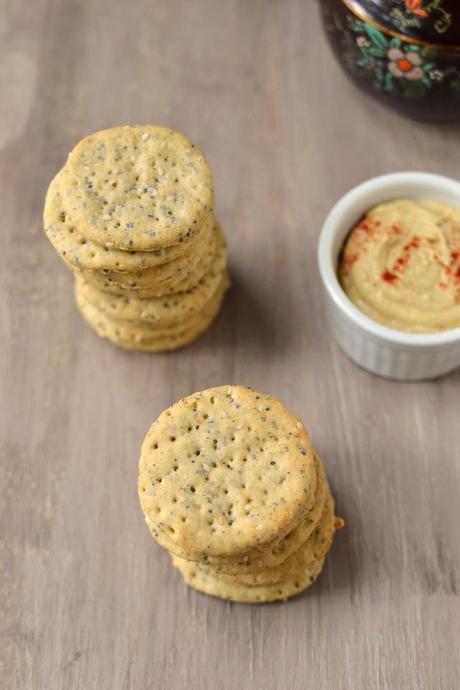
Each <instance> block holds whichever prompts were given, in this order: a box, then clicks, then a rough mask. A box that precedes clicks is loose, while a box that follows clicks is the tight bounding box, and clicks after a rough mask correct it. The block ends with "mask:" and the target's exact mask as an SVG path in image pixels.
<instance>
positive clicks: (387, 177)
mask: <svg viewBox="0 0 460 690" xmlns="http://www.w3.org/2000/svg"><path fill="white" fill-rule="evenodd" d="M398 184H411V185H413V186H414V187H415V188H416V187H417V186H420V187H423V188H425V189H426V187H427V186H430V187H432V189H433V193H434V195H435V196H436V191H438V193H439V192H441V191H444V192H447V193H448V194H452V195H455V196H458V201H459V203H458V207H459V208H460V182H457V181H456V180H454V179H453V178H451V177H446V176H444V175H439V174H436V173H428V172H419V171H402V172H395V173H387V174H384V175H378V176H376V177H372V178H369V179H368V180H366V181H365V182H361V183H360V184H358V185H356V186H355V187H352V188H351V189H350V190H349V191H348V192H346V194H344V195H343V196H342V197H341V198H340V199H339V200H338V201H337V202H336V203H335V204H334V205H333V207H332V208H331V210H330V211H329V213H328V214H327V216H326V218H325V220H324V223H323V226H322V229H321V232H320V235H319V242H318V255H317V258H318V266H319V272H320V276H321V280H322V282H323V285H324V287H325V289H326V291H327V293H328V295H329V296H330V298H331V299H332V300H333V302H334V303H335V305H336V307H338V308H339V309H340V311H341V312H342V313H343V314H344V315H345V316H346V317H347V318H348V319H349V320H350V321H352V322H353V323H354V324H355V325H356V326H358V327H359V328H360V329H361V330H362V331H365V332H367V333H369V334H370V335H372V336H374V337H376V338H378V339H379V340H384V341H386V342H387V343H392V344H394V345H403V346H413V347H414V348H424V347H433V346H436V345H451V344H456V343H460V327H457V328H451V329H449V330H446V331H439V332H436V333H407V332H405V331H398V330H396V329H394V328H390V327H388V326H384V325H383V324H380V323H378V322H377V321H374V320H373V319H371V318H370V317H369V316H366V314H364V312H362V311H361V310H360V309H358V307H356V306H355V305H354V304H353V302H351V300H350V299H349V297H348V296H347V295H346V293H345V291H344V290H343V288H342V286H341V285H340V283H339V280H338V277H337V269H336V266H335V265H334V263H335V262H334V259H335V258H336V257H334V256H333V245H334V243H335V240H336V236H337V235H338V234H339V233H340V234H341V233H342V232H343V228H342V227H341V221H342V219H343V217H344V215H345V214H347V213H348V212H349V211H351V210H352V209H353V207H354V206H357V205H359V203H360V202H362V201H363V199H364V198H365V197H366V196H367V195H369V194H370V193H375V192H380V191H381V192H382V198H381V201H380V202H378V201H377V202H376V203H382V202H384V201H389V200H391V198H397V197H395V196H390V197H388V196H385V194H384V192H385V190H386V189H388V188H390V187H394V186H395V185H398ZM424 196H425V198H426V192H425V193H424ZM434 200H436V199H434ZM368 209H369V207H368ZM351 230H352V228H351V227H350V229H349V231H351ZM345 237H346V235H345ZM341 245H342V242H341Z"/></svg>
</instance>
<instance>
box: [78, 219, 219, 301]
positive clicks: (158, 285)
mask: <svg viewBox="0 0 460 690" xmlns="http://www.w3.org/2000/svg"><path fill="white" fill-rule="evenodd" d="M216 243H217V233H216V231H215V230H214V229H213V231H212V233H211V234H210V237H209V240H208V242H207V243H206V244H205V243H204V242H203V244H202V247H201V249H200V250H199V251H197V252H196V254H193V255H191V256H190V257H179V258H178V259H175V260H173V261H170V262H168V263H166V264H162V265H161V266H157V267H156V268H149V269H145V270H143V271H138V272H136V273H123V274H120V273H115V272H111V271H104V272H100V271H75V270H74V273H75V274H76V275H81V276H83V277H84V278H85V279H86V280H87V281H88V282H89V283H92V284H93V285H94V286H95V287H96V288H97V289H99V290H102V291H103V292H108V293H110V294H114V295H120V296H126V295H132V296H135V297H138V298H139V299H149V298H151V297H161V296H163V295H168V294H174V293H176V292H185V291H186V290H190V289H191V288H193V287H194V286H195V285H197V284H198V283H199V282H200V280H201V279H202V278H203V276H204V275H206V273H207V271H208V270H209V269H210V266H211V265H212V262H213V259H214V256H215V254H216Z"/></svg>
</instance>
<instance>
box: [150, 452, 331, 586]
mask: <svg viewBox="0 0 460 690" xmlns="http://www.w3.org/2000/svg"><path fill="white" fill-rule="evenodd" d="M315 458H316V463H317V473H318V478H317V485H316V493H315V498H314V503H313V505H312V506H311V507H310V509H309V510H308V511H307V513H306V515H305V517H304V518H302V520H301V521H300V522H299V524H298V525H297V527H295V528H294V529H293V530H291V531H290V532H288V534H286V536H285V537H283V538H282V539H276V540H274V541H273V542H270V543H269V544H267V545H266V546H264V548H263V549H260V548H257V547H256V548H255V549H252V550H250V551H247V552H246V553H245V554H243V555H242V557H240V558H238V557H233V558H227V559H223V558H220V559H211V558H207V561H206V563H201V564H200V566H201V567H202V568H203V569H205V570H206V569H209V570H211V571H212V572H216V573H223V574H228V575H245V574H248V573H250V574H253V573H259V572H261V571H263V570H266V569H267V568H275V567H277V566H280V565H281V564H282V563H284V561H285V560H286V559H287V558H289V557H290V556H291V555H292V554H293V553H294V552H295V551H297V550H298V549H300V547H301V546H302V545H303V544H304V543H305V542H306V541H307V540H308V539H309V538H310V536H311V534H312V533H313V531H314V530H315V529H316V527H317V525H318V522H319V520H320V518H321V515H322V513H323V511H324V507H325V504H326V500H327V499H328V496H329V495H330V489H329V485H328V483H327V479H326V476H325V473H324V469H323V466H322V462H321V460H320V458H319V456H318V455H317V453H315ZM163 536H164V535H161V536H160V539H161V538H162V537H163ZM160 539H159V540H158V542H159V543H160V544H161V545H162V546H165V548H168V546H167V545H166V543H162V542H161V541H160ZM168 550H171V549H168Z"/></svg>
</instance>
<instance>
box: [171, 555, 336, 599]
mask: <svg viewBox="0 0 460 690" xmlns="http://www.w3.org/2000/svg"><path fill="white" fill-rule="evenodd" d="M174 565H175V567H176V568H177V569H178V570H179V572H180V573H181V575H182V577H183V578H184V580H185V582H186V583H187V584H189V585H190V586H191V587H193V588H194V589H196V590H197V591H199V592H202V593H203V594H207V595H208V596H212V597H218V598H219V599H229V600H230V601H236V602H239V603H242V604H263V603H268V602H272V601H285V600H286V599H289V598H290V597H293V596H296V595H297V594H300V593H301V592H304V591H305V590H306V589H308V588H309V587H311V585H312V584H313V583H314V582H315V580H316V579H317V577H318V576H319V574H320V573H321V570H322V568H323V565H324V558H321V559H319V560H316V561H313V562H312V563H310V564H309V565H306V566H305V567H303V568H302V569H301V570H300V571H299V572H294V573H292V574H290V575H289V576H288V577H286V579H285V580H282V581H281V582H277V583H276V584H269V585H253V586H248V585H246V584H240V583H237V582H231V583H230V582H227V581H226V580H223V579H222V578H221V577H219V576H218V575H212V574H211V573H204V572H202V571H201V570H199V569H198V568H197V567H196V564H195V563H190V562H189V561H180V562H176V561H174Z"/></svg>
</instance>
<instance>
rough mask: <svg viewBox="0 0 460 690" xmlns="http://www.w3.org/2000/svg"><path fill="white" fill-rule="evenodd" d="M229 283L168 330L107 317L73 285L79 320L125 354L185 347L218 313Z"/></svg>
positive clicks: (205, 328)
mask: <svg viewBox="0 0 460 690" xmlns="http://www.w3.org/2000/svg"><path fill="white" fill-rule="evenodd" d="M228 285H229V281H228V279H224V281H223V282H222V284H221V287H220V289H219V290H218V291H217V293H216V294H215V295H214V297H213V298H212V299H211V300H210V302H209V303H208V304H207V305H206V307H205V308H204V309H203V310H202V312H201V313H199V314H197V315H194V316H192V317H191V318H189V319H187V320H184V321H181V322H180V323H178V324H173V325H170V326H163V327H162V326H159V327H156V326H154V325H152V324H150V325H148V324H146V323H145V322H135V321H134V322H132V321H126V320H122V319H115V318H111V317H109V316H107V315H106V314H104V313H102V312H98V311H97V309H96V308H95V307H94V306H93V305H92V304H90V303H89V302H87V301H86V300H85V299H84V297H83V296H82V295H81V294H80V292H79V289H78V283H77V285H76V295H75V296H76V302H77V306H78V308H79V310H80V312H81V314H82V316H83V317H84V318H85V319H86V320H87V321H88V323H89V324H90V325H91V326H92V327H93V328H94V330H95V331H96V332H97V333H98V335H99V336H101V337H102V338H107V339H108V340H110V341H111V342H112V343H113V344H114V345H118V346H119V347H122V348H124V349H126V350H140V351H144V352H166V351H170V350H177V349H178V348H180V347H183V346H184V345H188V344H189V343H191V342H193V341H194V340H196V338H198V337H199V336H200V335H201V334H202V333H204V332H205V331H206V330H207V329H208V328H209V326H210V325H211V323H212V322H213V321H214V319H215V318H216V316H217V314H218V313H219V309H220V306H221V303H222V299H223V297H224V294H225V292H226V290H227V288H228Z"/></svg>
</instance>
